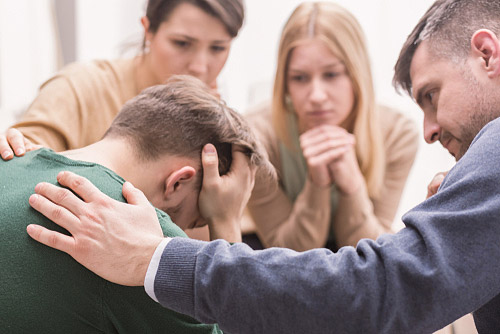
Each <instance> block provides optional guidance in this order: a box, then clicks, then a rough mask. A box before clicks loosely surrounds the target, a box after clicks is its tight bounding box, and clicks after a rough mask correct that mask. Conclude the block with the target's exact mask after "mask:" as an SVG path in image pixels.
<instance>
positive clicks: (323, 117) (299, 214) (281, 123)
mask: <svg viewBox="0 0 500 334" xmlns="http://www.w3.org/2000/svg"><path fill="white" fill-rule="evenodd" d="M248 119H249V120H250V122H251V124H252V125H253V126H254V128H255V130H256V131H257V132H258V135H259V136H260V138H261V140H262V141H263V143H264V145H265V147H266V150H267V152H268V155H269V158H270V160H271V162H272V163H273V165H274V166H275V167H276V169H277V171H278V175H279V177H280V180H279V185H278V187H276V186H274V185H273V184H271V183H269V182H267V181H266V180H265V179H259V178H257V180H256V185H255V188H254V191H253V193H252V197H251V199H250V202H249V205H248V209H249V212H250V215H251V217H252V218H253V221H254V223H255V230H256V234H257V236H258V238H259V239H260V241H261V242H262V244H263V246H264V247H271V246H279V247H288V248H292V249H295V250H299V251H302V250H307V249H311V248H317V247H324V246H327V247H328V248H331V249H337V248H338V247H341V246H344V245H356V243H357V242H358V241H359V240H360V239H361V238H373V239H374V238H376V237H378V236H379V235H380V234H382V233H385V232H391V223H392V221H393V219H394V215H395V213H396V210H397V207H398V204H399V200H400V197H401V193H402V191H403V188H404V185H405V182H406V179H407V176H408V173H409V171H410V168H411V166H412V164H413V161H414V158H415V155H416V152H417V146H418V141H417V136H418V133H417V130H416V128H415V125H414V124H413V123H412V122H411V121H410V120H408V119H406V118H405V117H404V116H403V115H401V114H400V113H398V112H396V111H393V110H391V109H388V108H386V107H382V106H379V105H376V103H375V96H374V88H373V83H372V76H371V70H370V61H369V59H368V52H367V50H366V45H365V40H364V36H363V33H362V30H361V27H360V25H359V23H358V22H357V20H356V19H355V18H354V17H353V15H352V14H351V13H349V12H348V11H347V10H345V9H344V8H342V7H340V6H338V5H336V4H334V3H331V2H328V3H327V2H315V3H310V2H308V3H303V4H301V5H299V6H298V7H297V8H296V9H295V11H294V12H293V13H292V15H291V17H290V18H289V20H288V22H287V23H286V25H285V27H284V29H283V33H282V36H281V41H280V46H279V53H278V65H277V71H276V78H275V82H274V96H273V100H272V104H271V106H266V107H264V108H258V110H256V111H254V112H252V113H250V114H249V115H248Z"/></svg>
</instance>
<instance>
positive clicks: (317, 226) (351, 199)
mask: <svg viewBox="0 0 500 334" xmlns="http://www.w3.org/2000/svg"><path fill="white" fill-rule="evenodd" d="M246 117H247V119H248V121H249V122H250V124H251V125H252V126H253V128H254V129H255V131H256V133H257V135H258V137H259V138H260V140H261V141H262V143H263V145H264V147H265V149H266V151H267V153H268V155H269V160H270V161H271V163H272V164H273V165H274V167H275V168H276V170H277V172H278V177H279V175H280V173H281V172H282V166H281V161H280V153H279V146H278V139H277V137H276V135H275V133H274V131H273V129H272V125H271V113H270V111H269V107H268V106H266V107H264V108H259V109H258V110H256V111H254V112H251V113H248V114H246ZM380 119H381V120H383V121H382V122H381V123H382V124H381V126H382V133H383V140H384V144H385V150H386V171H385V178H384V182H383V186H382V189H381V192H380V194H381V196H380V197H379V198H378V199H371V198H369V196H368V192H367V189H366V185H365V186H363V187H361V189H360V190H359V191H358V192H356V193H354V194H352V195H349V196H346V195H342V194H339V200H338V205H337V210H336V212H335V217H334V226H333V229H334V233H335V237H336V243H337V245H338V246H339V247H341V246H345V245H352V246H355V245H356V244H357V242H358V241H359V240H360V239H361V238H371V239H375V238H377V237H378V236H379V235H380V234H382V233H385V232H391V231H392V230H391V225H392V221H393V219H394V215H395V214H396V211H397V208H398V204H399V200H400V197H401V193H402V191H403V188H404V185H405V182H406V179H407V177H408V174H409V172H410V169H411V166H412V164H413V161H414V159H415V155H416V153H417V149H418V131H417V129H416V127H415V124H414V123H413V122H412V121H410V120H409V119H407V118H406V117H404V116H403V115H402V114H400V113H398V112H396V111H394V110H391V109H388V108H385V107H380ZM329 192H330V189H329V188H326V189H325V188H318V187H316V186H315V185H314V184H313V183H312V182H309V181H308V180H306V183H305V185H304V189H303V190H302V192H301V193H300V194H299V196H298V197H297V200H296V201H295V203H291V202H290V200H289V198H288V197H287V196H286V194H285V192H284V191H283V188H282V184H281V182H279V186H278V187H276V186H275V185H273V184H272V183H270V182H269V181H267V180H266V179H264V178H260V177H258V176H257V179H256V181H255V188H254V190H253V192H252V196H251V198H250V201H249V204H248V211H249V212H250V215H251V218H252V219H253V221H254V224H255V231H256V233H257V235H258V236H259V238H260V240H261V241H262V243H263V244H264V246H266V247H273V246H276V247H287V248H291V249H295V250H298V251H303V250H308V249H312V248H318V247H323V246H324V245H325V243H326V241H327V238H328V231H329V229H330V226H329V225H330V202H329Z"/></svg>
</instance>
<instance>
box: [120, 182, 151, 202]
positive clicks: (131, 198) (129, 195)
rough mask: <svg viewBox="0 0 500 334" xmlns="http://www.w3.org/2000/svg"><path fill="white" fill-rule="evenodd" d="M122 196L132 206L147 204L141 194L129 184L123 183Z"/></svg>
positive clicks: (146, 200)
mask: <svg viewBox="0 0 500 334" xmlns="http://www.w3.org/2000/svg"><path fill="white" fill-rule="evenodd" d="M122 194H123V197H125V199H126V200H127V202H128V203H129V204H134V205H141V204H149V201H148V199H147V198H146V196H145V195H144V194H143V192H142V191H140V190H139V189H137V188H136V187H134V186H133V185H132V183H130V182H125V183H124V184H123V188H122Z"/></svg>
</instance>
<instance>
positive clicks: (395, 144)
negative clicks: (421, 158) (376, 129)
mask: <svg viewBox="0 0 500 334" xmlns="http://www.w3.org/2000/svg"><path fill="white" fill-rule="evenodd" d="M377 108H378V111H379V118H380V126H381V130H382V138H383V141H384V146H385V150H386V155H387V158H388V160H389V161H388V162H390V160H394V159H399V158H402V159H411V160H412V161H413V158H414V157H415V155H416V153H417V150H418V143H419V131H418V128H417V125H416V123H415V121H413V120H412V119H410V118H409V117H408V116H406V115H404V114H403V113H402V112H400V111H398V110H396V109H393V108H390V107H387V106H381V105H380V106H377Z"/></svg>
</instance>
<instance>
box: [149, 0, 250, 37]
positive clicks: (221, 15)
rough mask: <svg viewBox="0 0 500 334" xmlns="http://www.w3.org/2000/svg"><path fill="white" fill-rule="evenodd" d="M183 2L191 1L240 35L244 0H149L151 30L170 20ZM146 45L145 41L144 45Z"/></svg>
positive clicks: (153, 30)
mask: <svg viewBox="0 0 500 334" xmlns="http://www.w3.org/2000/svg"><path fill="white" fill-rule="evenodd" d="M181 3H189V4H191V5H193V6H196V7H198V8H200V9H201V10H203V11H204V12H205V13H207V14H209V15H211V16H213V17H215V18H217V19H219V20H220V21H221V22H222V24H223V25H224V27H226V30H227V32H228V33H229V35H230V36H231V37H233V38H234V37H236V36H237V35H238V31H239V30H240V28H241V26H242V25H243V19H244V16H245V8H244V5H243V0H149V1H148V6H147V8H146V17H147V18H148V20H149V30H150V31H151V32H152V33H156V31H157V30H158V27H159V26H160V25H161V24H162V22H164V21H166V20H168V19H169V17H170V14H172V12H173V11H174V9H175V8H176V7H177V6H178V5H180V4H181ZM144 45H145V41H144V42H143V47H144Z"/></svg>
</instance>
